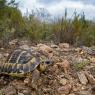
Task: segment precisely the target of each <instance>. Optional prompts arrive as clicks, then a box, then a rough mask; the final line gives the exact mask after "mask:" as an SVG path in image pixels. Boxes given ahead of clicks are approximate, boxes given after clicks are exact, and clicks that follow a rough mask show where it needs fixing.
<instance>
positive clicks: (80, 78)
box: [77, 72, 88, 85]
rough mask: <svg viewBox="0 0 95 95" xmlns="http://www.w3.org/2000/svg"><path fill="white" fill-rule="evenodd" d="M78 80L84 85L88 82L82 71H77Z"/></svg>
mask: <svg viewBox="0 0 95 95" xmlns="http://www.w3.org/2000/svg"><path fill="white" fill-rule="evenodd" d="M77 75H78V78H79V81H80V82H81V84H83V85H86V84H87V83H88V80H87V78H86V76H85V74H84V72H77Z"/></svg>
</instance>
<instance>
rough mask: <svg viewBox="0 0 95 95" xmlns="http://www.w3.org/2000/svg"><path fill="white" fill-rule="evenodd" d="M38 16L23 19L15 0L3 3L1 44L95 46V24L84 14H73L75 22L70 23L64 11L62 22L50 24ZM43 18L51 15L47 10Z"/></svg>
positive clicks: (72, 20)
mask: <svg viewBox="0 0 95 95" xmlns="http://www.w3.org/2000/svg"><path fill="white" fill-rule="evenodd" d="M40 12H41V11H40ZM36 14H37V13H36ZM36 14H35V13H33V12H32V13H31V14H29V16H22V13H21V11H20V10H19V9H18V3H15V0H11V1H10V2H7V1H6V0H0V43H1V44H3V46H8V43H9V41H10V40H12V39H16V38H17V39H19V38H20V39H21V38H25V39H29V40H31V41H40V40H44V41H54V42H56V43H60V42H68V43H70V44H75V45H88V46H90V45H95V22H93V21H88V20H86V19H85V14H84V13H82V14H77V12H74V17H73V19H67V15H68V13H67V10H65V15H64V16H63V17H62V18H60V19H59V18H58V19H54V20H53V21H51V22H50V21H45V20H43V21H42V19H41V18H39V17H38V16H37V15H36ZM46 14H47V15H46ZM40 16H42V17H48V16H49V15H48V12H47V11H45V10H44V11H43V12H41V15H40Z"/></svg>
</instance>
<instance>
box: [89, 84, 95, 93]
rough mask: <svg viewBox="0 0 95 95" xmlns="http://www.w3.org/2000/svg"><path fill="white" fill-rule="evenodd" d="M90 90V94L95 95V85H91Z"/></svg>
mask: <svg viewBox="0 0 95 95" xmlns="http://www.w3.org/2000/svg"><path fill="white" fill-rule="evenodd" d="M90 91H91V94H93V95H95V85H94V86H92V87H91V89H90Z"/></svg>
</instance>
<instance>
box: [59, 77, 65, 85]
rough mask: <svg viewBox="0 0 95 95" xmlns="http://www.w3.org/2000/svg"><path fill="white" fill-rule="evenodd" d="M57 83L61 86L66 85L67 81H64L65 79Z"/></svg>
mask: <svg viewBox="0 0 95 95" xmlns="http://www.w3.org/2000/svg"><path fill="white" fill-rule="evenodd" d="M59 83H60V84H61V85H66V84H67V80H66V79H65V78H63V79H60V81H59Z"/></svg>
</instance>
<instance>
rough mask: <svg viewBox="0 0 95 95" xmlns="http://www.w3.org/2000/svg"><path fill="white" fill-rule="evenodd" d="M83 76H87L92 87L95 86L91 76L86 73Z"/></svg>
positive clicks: (94, 80) (94, 79)
mask: <svg viewBox="0 0 95 95" xmlns="http://www.w3.org/2000/svg"><path fill="white" fill-rule="evenodd" d="M85 75H86V76H87V78H88V81H89V83H90V84H92V85H94V84H95V78H94V77H93V76H92V75H91V74H89V73H88V72H85Z"/></svg>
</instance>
